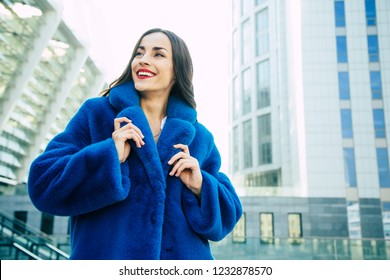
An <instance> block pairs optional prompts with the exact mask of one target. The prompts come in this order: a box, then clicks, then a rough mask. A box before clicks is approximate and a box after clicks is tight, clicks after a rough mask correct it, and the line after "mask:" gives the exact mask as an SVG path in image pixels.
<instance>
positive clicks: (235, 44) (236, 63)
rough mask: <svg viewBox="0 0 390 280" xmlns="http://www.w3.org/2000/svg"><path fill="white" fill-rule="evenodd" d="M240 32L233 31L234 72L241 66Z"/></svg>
mask: <svg viewBox="0 0 390 280" xmlns="http://www.w3.org/2000/svg"><path fill="white" fill-rule="evenodd" d="M238 43H239V42H238V32H237V31H235V32H234V33H233V42H232V60H233V61H232V63H233V67H232V69H233V73H235V72H237V71H238V68H239V66H240V60H239V59H240V57H239V50H238Z"/></svg>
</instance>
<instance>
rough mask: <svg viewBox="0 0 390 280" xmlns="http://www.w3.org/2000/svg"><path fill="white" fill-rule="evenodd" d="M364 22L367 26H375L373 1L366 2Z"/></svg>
mask: <svg viewBox="0 0 390 280" xmlns="http://www.w3.org/2000/svg"><path fill="white" fill-rule="evenodd" d="M365 3H366V22H367V26H376V8H375V0H366V2H365Z"/></svg>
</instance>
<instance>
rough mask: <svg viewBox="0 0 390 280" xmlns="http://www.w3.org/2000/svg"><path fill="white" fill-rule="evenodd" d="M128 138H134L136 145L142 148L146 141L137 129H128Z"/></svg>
mask: <svg viewBox="0 0 390 280" xmlns="http://www.w3.org/2000/svg"><path fill="white" fill-rule="evenodd" d="M126 138H127V139H129V140H133V141H134V142H135V145H136V146H137V147H138V148H141V146H143V145H145V142H144V141H143V140H142V137H141V136H140V135H139V133H138V132H137V131H135V130H129V131H127V132H126Z"/></svg>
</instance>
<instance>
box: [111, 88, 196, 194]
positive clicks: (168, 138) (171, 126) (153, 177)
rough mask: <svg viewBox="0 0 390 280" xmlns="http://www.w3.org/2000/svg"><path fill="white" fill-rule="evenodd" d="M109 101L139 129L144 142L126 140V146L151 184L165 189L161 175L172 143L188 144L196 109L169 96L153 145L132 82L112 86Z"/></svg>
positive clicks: (193, 131) (166, 166) (162, 175)
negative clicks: (142, 168)
mask: <svg viewBox="0 0 390 280" xmlns="http://www.w3.org/2000/svg"><path fill="white" fill-rule="evenodd" d="M109 101H110V103H111V105H112V106H114V107H115V108H116V109H118V110H119V113H118V114H117V117H118V118H119V117H127V118H128V119H130V120H131V121H132V122H133V123H134V124H135V125H136V126H137V127H139V128H140V129H141V130H142V133H143V135H144V136H145V138H144V142H145V145H144V146H143V147H141V148H137V147H136V146H135V145H134V142H133V141H130V145H131V147H132V149H133V150H135V151H136V153H137V155H138V157H139V158H140V160H141V161H142V163H143V164H144V166H145V169H146V172H147V173H148V176H149V179H150V183H151V185H152V186H153V187H154V188H155V189H165V184H166V183H165V178H166V176H167V175H168V172H169V169H170V165H168V160H169V159H170V158H171V157H172V156H173V155H174V154H176V153H177V152H178V150H177V149H175V148H173V145H175V144H179V143H180V144H184V145H188V146H189V145H190V144H191V143H192V141H193V139H194V136H195V133H196V131H195V127H194V124H195V122H196V116H197V113H196V110H195V109H193V108H192V107H191V106H190V105H189V104H187V103H186V102H185V101H183V100H181V99H180V98H178V97H176V96H170V97H169V100H168V105H167V120H166V123H165V126H164V129H163V130H162V132H161V135H160V137H159V140H158V143H157V145H156V143H155V142H154V139H153V134H152V131H151V130H150V127H149V124H148V121H147V119H146V116H145V114H144V112H143V111H142V108H141V107H140V105H139V104H140V96H139V93H138V92H137V90H135V88H134V84H133V82H127V83H124V84H121V85H119V86H116V87H114V88H112V89H111V91H110V95H109Z"/></svg>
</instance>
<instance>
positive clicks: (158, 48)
mask: <svg viewBox="0 0 390 280" xmlns="http://www.w3.org/2000/svg"><path fill="white" fill-rule="evenodd" d="M138 49H141V50H143V51H144V50H145V47H144V46H139V47H138ZM153 50H154V51H160V50H164V51H166V52H168V50H167V49H165V48H163V47H153Z"/></svg>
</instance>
